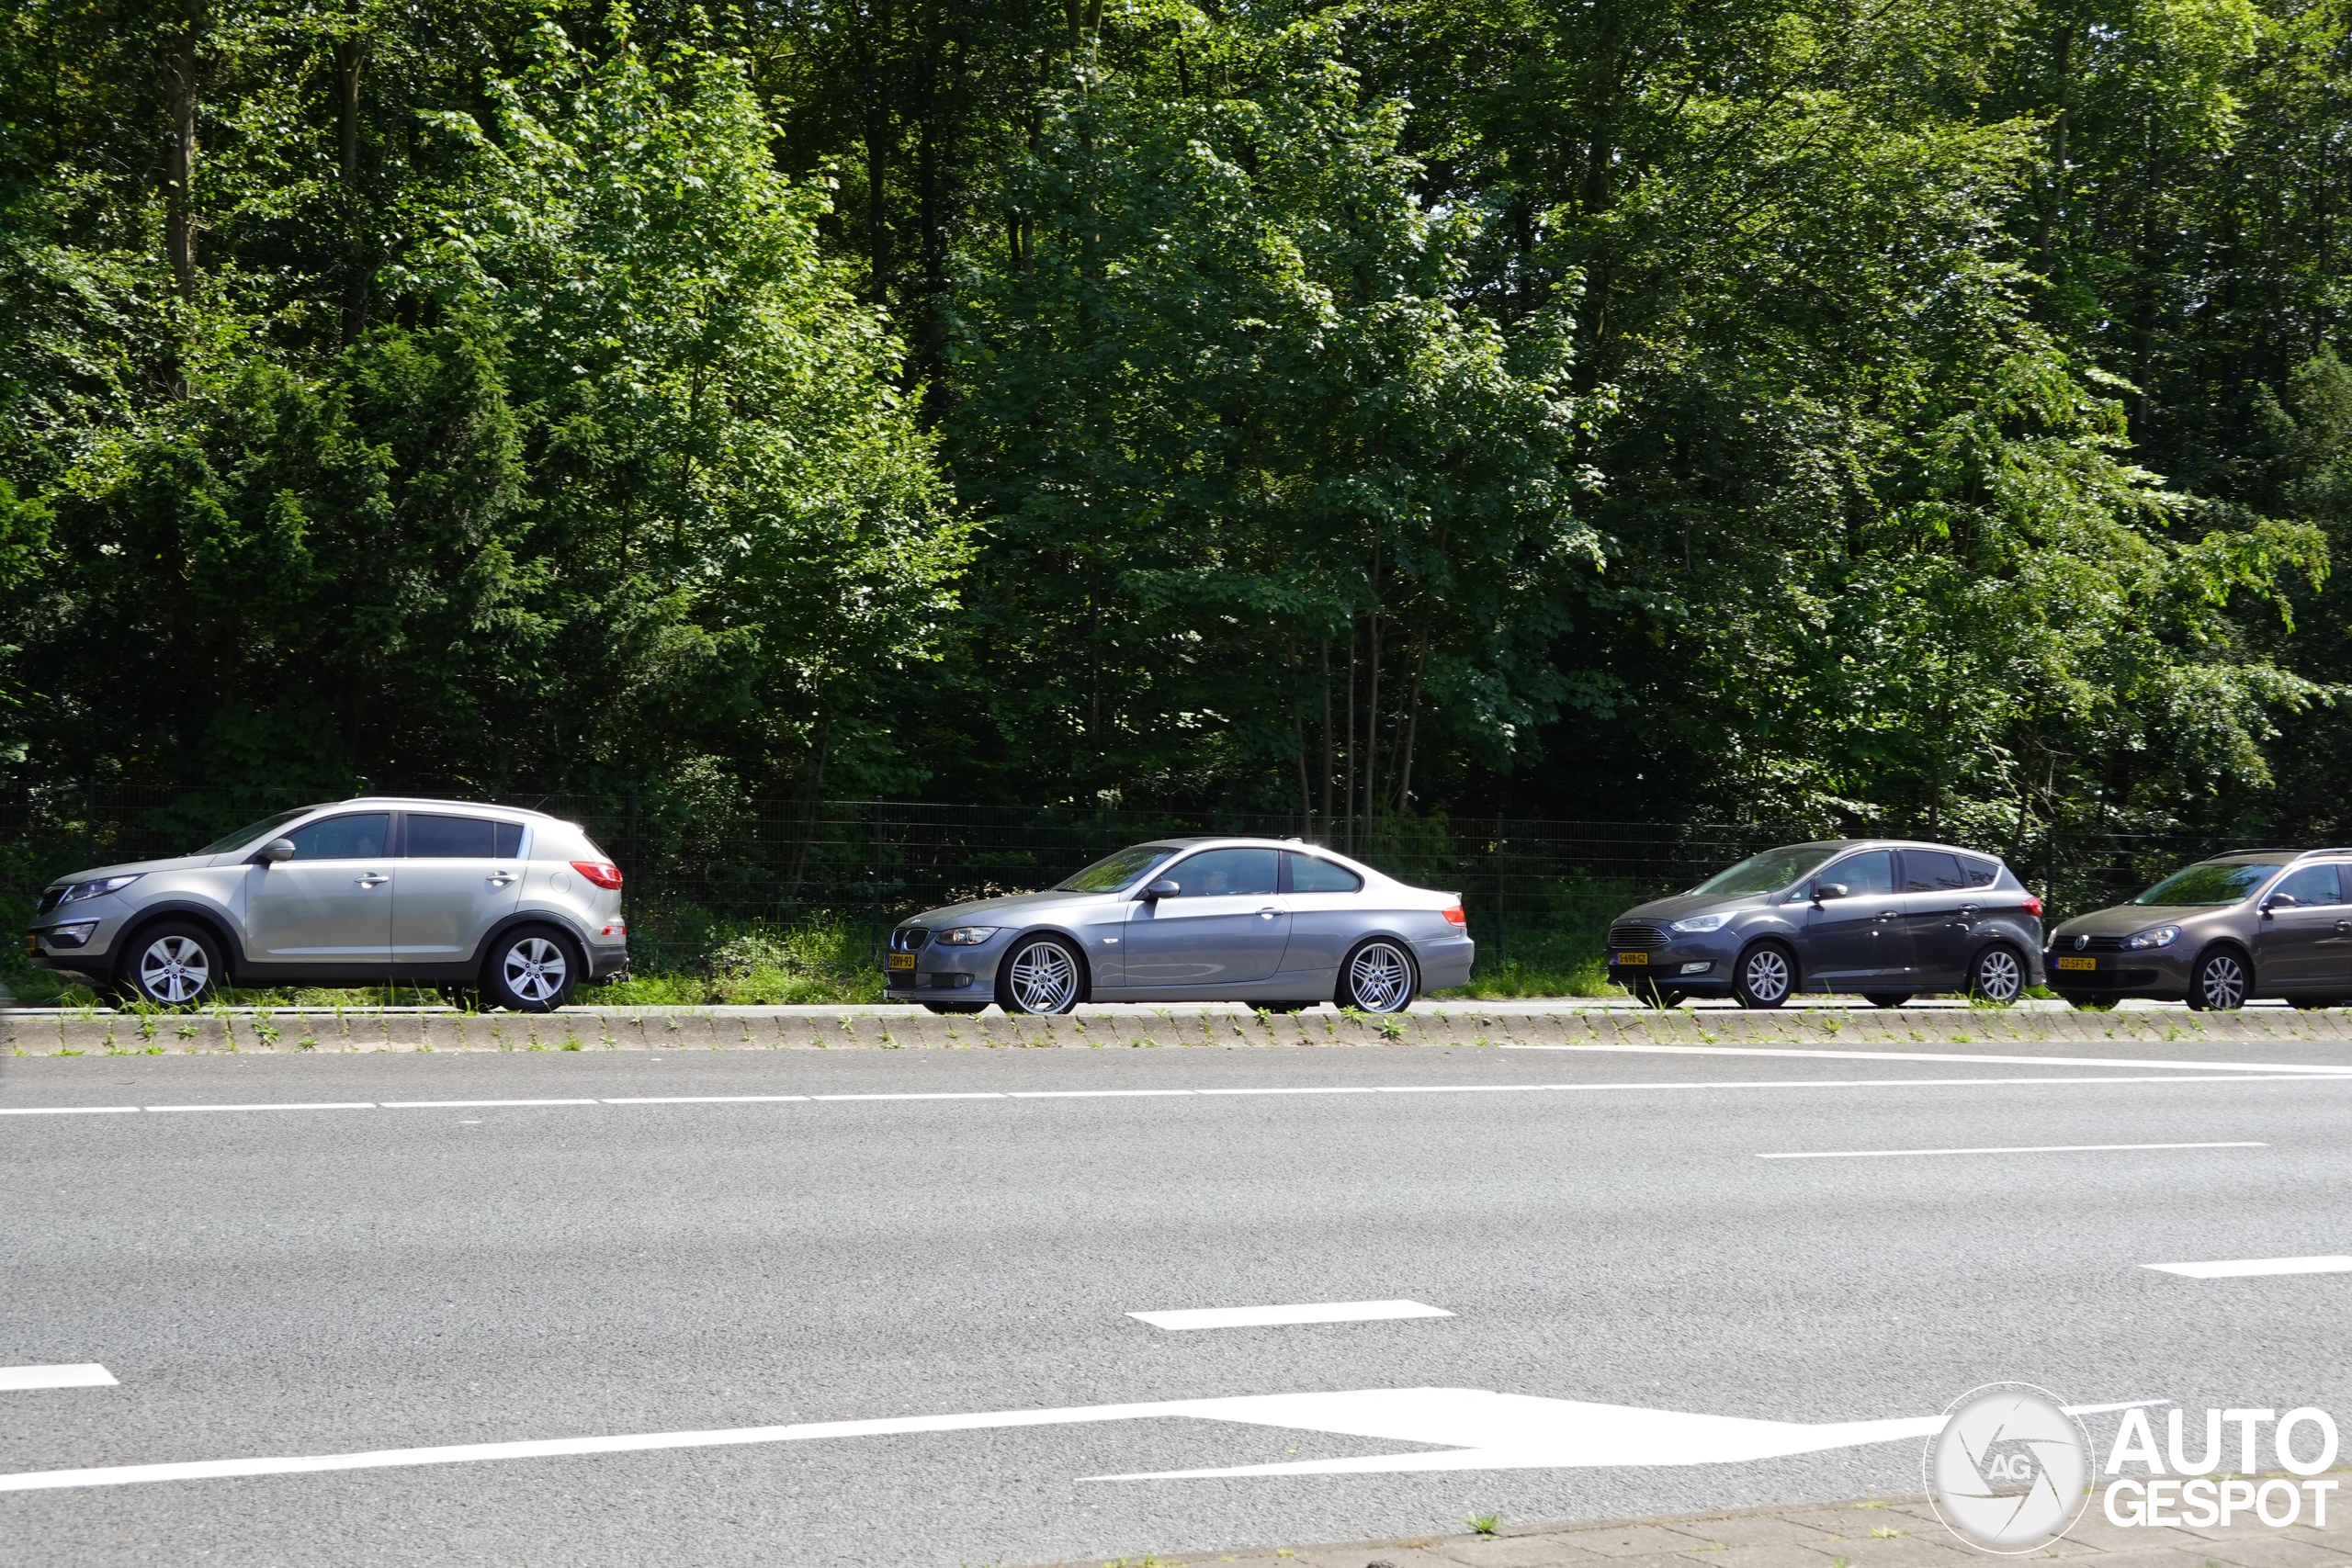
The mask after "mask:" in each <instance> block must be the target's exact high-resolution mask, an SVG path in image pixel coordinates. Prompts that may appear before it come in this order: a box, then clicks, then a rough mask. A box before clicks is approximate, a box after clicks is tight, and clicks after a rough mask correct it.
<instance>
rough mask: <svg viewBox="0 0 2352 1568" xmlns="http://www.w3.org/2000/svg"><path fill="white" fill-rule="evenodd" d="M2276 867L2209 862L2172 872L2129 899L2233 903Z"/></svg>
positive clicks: (2276, 868) (2139, 902) (2175, 904)
mask: <svg viewBox="0 0 2352 1568" xmlns="http://www.w3.org/2000/svg"><path fill="white" fill-rule="evenodd" d="M2277 870H2278V866H2277V865H2274V864H2270V863H2256V864H2251V865H2249V864H2245V863H2240V862H2227V863H2224V862H2215V861H2208V862H2206V863H2204V864H2203V865H2192V866H2190V867H2189V868H2188V870H2187V871H2177V872H2174V873H2173V874H2171V875H2170V876H2167V877H2165V879H2164V880H2163V881H2162V882H2159V883H2157V884H2156V885H2155V886H2154V887H2151V888H2149V889H2148V890H2147V891H2146V892H2145V893H2143V894H2141V895H2140V896H2139V897H2137V898H2134V899H2132V900H2131V902H2133V903H2134V904H2168V905H2172V906H2174V907H2176V908H2177V907H2178V906H2180V905H2184V904H2234V903H2236V902H2237V901H2238V900H2239V899H2241V898H2243V897H2245V896H2246V895H2247V894H2249V893H2251V892H2253V891H2254V890H2255V889H2256V888H2257V887H2259V886H2262V885H2263V883H2264V882H2265V881H2267V880H2268V878H2269V876H2270V874H2271V873H2272V872H2274V871H2277Z"/></svg>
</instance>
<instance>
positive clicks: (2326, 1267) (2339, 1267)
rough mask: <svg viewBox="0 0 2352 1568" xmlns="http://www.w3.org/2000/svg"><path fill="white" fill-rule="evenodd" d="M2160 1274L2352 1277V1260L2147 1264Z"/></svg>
mask: <svg viewBox="0 0 2352 1568" xmlns="http://www.w3.org/2000/svg"><path fill="white" fill-rule="evenodd" d="M2140 1267H2141V1268H2143V1269H2154V1270H2155V1271H2156V1272H2157V1273H2159V1274H2179V1275H2183V1276H2185V1277H2187V1278H2188V1279H2191V1280H2251V1279H2255V1278H2256V1277H2258V1276H2261V1275H2265V1274H2352V1258H2345V1257H2341V1256H2338V1255H2335V1254H2329V1255H2326V1256H2323V1257H2318V1258H2226V1259H2223V1260H2222V1261H2221V1262H2217V1263H2143V1264H2141V1265H2140Z"/></svg>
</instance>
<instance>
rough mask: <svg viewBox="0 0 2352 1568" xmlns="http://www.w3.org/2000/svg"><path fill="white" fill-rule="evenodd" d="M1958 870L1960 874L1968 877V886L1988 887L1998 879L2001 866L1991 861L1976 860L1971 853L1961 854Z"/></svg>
mask: <svg viewBox="0 0 2352 1568" xmlns="http://www.w3.org/2000/svg"><path fill="white" fill-rule="evenodd" d="M1960 872H1961V874H1962V876H1965V877H1967V878H1968V886H1971V887H1990V886H1993V884H1994V883H1995V882H1996V880H1998V879H1999V877H2000V874H2001V868H2000V866H1999V865H1998V864H1997V863H1995V862H1993V861H1989V860H1978V859H1977V858H1976V857H1975V856H1973V855H1962V856H1961V857H1960Z"/></svg>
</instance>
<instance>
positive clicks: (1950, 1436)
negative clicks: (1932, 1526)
mask: <svg viewBox="0 0 2352 1568" xmlns="http://www.w3.org/2000/svg"><path fill="white" fill-rule="evenodd" d="M1927 1472H1928V1496H1929V1497H1931V1498H1933V1499H1934V1501H1935V1506H1936V1513H1937V1515H1938V1517H1940V1518H1941V1519H1942V1520H1943V1522H1944V1525H1945V1528H1946V1529H1950V1530H1951V1532H1952V1534H1954V1535H1956V1536H1958V1537H1960V1539H1961V1540H1964V1541H1966V1542H1968V1544H1970V1545H1971V1546H1973V1547H1977V1548H1979V1549H1981V1550H1983V1551H1997V1552H2002V1553H2007V1554H2015V1553H2019V1552H2027V1551H2040V1550H2041V1548H2043V1547H2045V1546H2048V1545H2049V1544H2050V1543H2051V1542H2052V1541H2053V1540H2057V1539H2058V1538H2059V1537H2060V1536H2062V1535H2064V1534H2065V1533H2066V1531H2067V1530H2068V1529H2072V1528H2073V1526H2074V1523H2075V1517H2077V1516H2078V1515H2080V1514H2081V1513H2082V1511H2083V1506H2084V1504H2086V1503H2087V1502H2088V1501H2089V1500H2090V1492H2089V1490H2088V1483H2089V1481H2090V1474H2091V1461H2090V1439H2089V1438H2088V1437H2087V1436H2086V1434H2085V1433H2084V1431H2083V1427H2082V1423H2080V1422H2079V1421H2076V1420H2075V1418H2074V1417H2073V1416H2069V1415H2067V1414H2066V1412H2065V1411H2064V1410H2063V1409H2061V1408H2060V1407H2059V1404H2058V1401H2057V1398H2056V1397H2055V1396H2054V1395H2052V1393H2049V1392H2048V1391H2047V1390H2045V1389H2039V1388H2036V1387H2034V1386H2033V1385H2032V1384H2030V1383H2021V1382H1996V1383H1987V1384H1985V1386H1984V1387H1983V1388H1980V1389H1973V1390H1971V1391H1970V1392H1969V1393H1963V1394H1962V1395H1961V1396H1960V1397H1959V1398H1958V1399H1956V1400H1954V1401H1953V1402H1952V1404H1951V1407H1950V1408H1949V1409H1947V1410H1946V1411H1945V1412H1944V1425H1943V1430H1941V1431H1940V1432H1938V1433H1937V1434H1936V1435H1935V1436H1934V1437H1932V1438H1928V1453H1927Z"/></svg>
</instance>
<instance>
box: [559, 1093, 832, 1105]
mask: <svg viewBox="0 0 2352 1568" xmlns="http://www.w3.org/2000/svg"><path fill="white" fill-rule="evenodd" d="M808 1099H809V1097H808V1096H807V1095H805V1094H649V1095H639V1096H637V1097H635V1098H633V1099H625V1100H602V1101H599V1103H600V1104H604V1105H755V1104H768V1103H774V1102H776V1101H781V1100H800V1101H803V1102H805V1101H807V1100H808ZM583 1103H584V1102H583Z"/></svg>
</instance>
